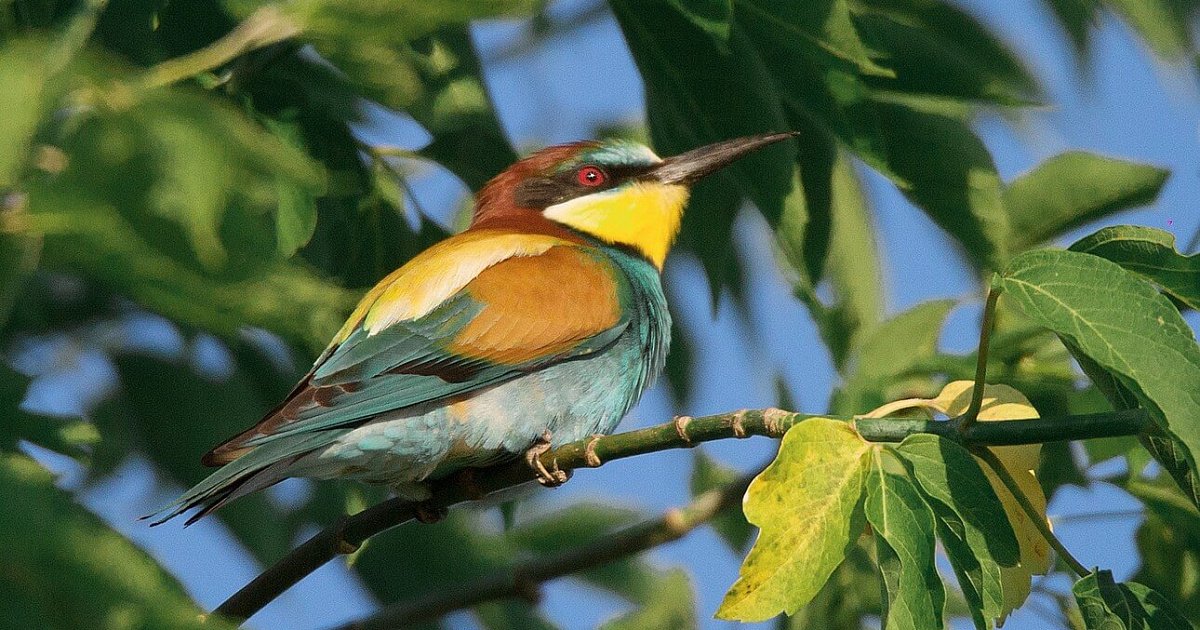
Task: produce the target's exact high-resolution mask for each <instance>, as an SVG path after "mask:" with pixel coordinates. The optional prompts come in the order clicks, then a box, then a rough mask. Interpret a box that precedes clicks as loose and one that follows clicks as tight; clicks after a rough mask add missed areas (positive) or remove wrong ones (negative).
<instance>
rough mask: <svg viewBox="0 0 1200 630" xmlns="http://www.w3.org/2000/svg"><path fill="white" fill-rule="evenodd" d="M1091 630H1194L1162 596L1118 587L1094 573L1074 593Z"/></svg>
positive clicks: (1106, 573) (1135, 587)
mask: <svg viewBox="0 0 1200 630" xmlns="http://www.w3.org/2000/svg"><path fill="white" fill-rule="evenodd" d="M1071 592H1073V593H1074V594H1075V601H1077V602H1079V612H1080V613H1082V614H1083V621H1084V623H1085V624H1086V625H1087V628H1088V630H1182V629H1183V628H1191V627H1193V626H1192V624H1191V623H1189V622H1188V620H1187V619H1186V618H1184V616H1183V615H1181V614H1180V613H1179V612H1178V611H1176V610H1175V609H1174V607H1173V606H1171V603H1170V602H1168V601H1167V599H1166V598H1164V597H1163V596H1162V595H1159V594H1158V593H1156V592H1154V591H1152V590H1150V589H1149V588H1146V587H1145V586H1143V585H1141V584H1138V583H1137V582H1130V583H1128V584H1118V583H1117V582H1115V581H1114V580H1113V577H1112V573H1111V572H1109V571H1099V570H1097V571H1093V572H1091V573H1089V574H1088V575H1086V576H1084V577H1083V578H1082V579H1080V580H1079V581H1078V582H1076V583H1075V586H1074V587H1073V588H1072V589H1071Z"/></svg>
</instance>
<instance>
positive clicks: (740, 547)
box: [690, 449, 754, 554]
mask: <svg viewBox="0 0 1200 630" xmlns="http://www.w3.org/2000/svg"><path fill="white" fill-rule="evenodd" d="M692 453H693V454H694V455H693V457H692V478H691V484H690V487H691V493H692V496H693V497H695V496H697V495H700V494H703V493H705V492H708V491H709V490H715V489H717V488H721V487H724V486H726V485H728V484H731V483H733V482H734V481H735V480H736V479H737V478H738V476H739V475H738V472H737V471H736V470H733V469H732V468H729V467H727V466H725V465H723V464H721V463H720V462H718V461H717V460H715V459H713V458H712V457H709V456H708V454H707V453H705V452H704V451H702V450H700V449H696V450H694V451H692ZM709 524H710V525H712V528H713V530H715V531H716V532H717V535H718V536H720V537H721V540H724V541H725V543H726V544H727V545H729V548H730V549H732V550H733V552H734V553H736V554H741V553H743V552H744V551H745V550H746V545H747V544H749V543H750V538H751V536H753V535H754V527H753V526H751V525H750V523H748V522H747V521H746V517H745V515H744V514H742V511H741V510H740V509H729V510H725V511H724V512H721V513H720V514H718V515H717V516H716V517H714V518H713V519H712V520H711V521H709Z"/></svg>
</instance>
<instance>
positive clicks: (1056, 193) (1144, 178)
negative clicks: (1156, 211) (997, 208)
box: [1004, 151, 1170, 252]
mask: <svg viewBox="0 0 1200 630" xmlns="http://www.w3.org/2000/svg"><path fill="white" fill-rule="evenodd" d="M1169 175H1170V171H1168V170H1166V169H1162V168H1158V167H1156V166H1150V165H1148V164H1139V163H1137V162H1129V161H1125V160H1117V159H1113V158H1109V157H1104V156H1101V155H1096V154H1094V153H1087V152H1085V151H1068V152H1066V153H1062V154H1059V155H1056V156H1054V157H1052V158H1050V159H1048V160H1046V161H1045V162H1042V163H1041V164H1038V165H1037V166H1035V167H1034V168H1033V170H1031V171H1029V172H1028V173H1025V174H1024V175H1021V176H1020V177H1017V178H1016V179H1015V180H1013V181H1012V182H1011V183H1010V184H1009V185H1008V186H1007V187H1005V189H1004V207H1005V208H1006V209H1007V210H1008V216H1009V221H1010V225H1011V230H1010V231H1009V235H1010V237H1011V239H1010V242H1009V248H1010V249H1011V250H1012V251H1013V252H1019V251H1024V250H1026V249H1028V248H1030V247H1032V246H1034V245H1037V244H1039V243H1043V242H1046V241H1048V240H1050V239H1052V238H1054V237H1056V236H1058V235H1060V234H1062V233H1063V232H1065V231H1067V230H1069V229H1071V228H1074V227H1078V226H1080V225H1083V224H1084V223H1087V222H1088V221H1094V220H1096V219H1099V218H1101V217H1105V216H1108V215H1110V214H1112V213H1114V212H1120V211H1122V210H1128V209H1130V208H1136V207H1137V206H1144V205H1146V204H1149V203H1152V202H1153V201H1154V200H1155V199H1156V198H1157V197H1158V193H1159V191H1161V190H1162V187H1163V184H1165V183H1166V181H1167V177H1168V176H1169ZM1079 251H1083V250H1079Z"/></svg>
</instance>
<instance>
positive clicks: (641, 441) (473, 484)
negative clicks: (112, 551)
mask: <svg viewBox="0 0 1200 630" xmlns="http://www.w3.org/2000/svg"><path fill="white" fill-rule="evenodd" d="M816 417H822V418H832V419H838V420H844V421H847V422H851V423H852V424H853V426H854V427H855V429H856V430H857V431H858V432H859V434H860V435H862V437H863V438H864V439H866V440H869V441H872V442H899V441H902V440H903V439H904V438H905V437H907V436H909V435H913V434H916V433H933V434H935V435H940V436H942V437H944V438H947V439H952V440H956V441H959V442H963V443H965V444H976V445H1012V444H1032V443H1040V442H1045V441H1048V440H1080V439H1089V438H1098V437H1114V436H1119V435H1134V434H1136V433H1138V432H1139V431H1141V430H1142V429H1143V428H1144V427H1146V425H1147V424H1149V423H1150V418H1149V416H1148V415H1147V414H1146V412H1145V411H1144V410H1140V409H1131V410H1126V411H1118V412H1110V413H1101V414H1090V415H1077V416H1060V417H1057V418H1055V417H1045V418H1032V419H1028V420H1009V421H1006V422H982V423H979V424H976V425H974V426H972V427H970V428H969V429H968V430H966V431H961V430H959V428H958V427H957V426H956V425H955V423H952V422H935V421H932V420H913V419H911V418H854V417H850V416H830V415H811V414H801V413H791V412H788V411H783V410H781V409H752V410H742V411H736V412H731V413H723V414H717V415H713V416H705V417H700V418H689V419H679V420H677V421H675V422H667V423H664V424H660V425H658V426H653V427H647V428H644V429H638V430H636V431H628V432H626V433H617V434H614V435H605V436H596V437H593V438H587V439H584V440H580V441H578V442H572V443H570V444H564V445H562V446H560V447H558V448H555V449H553V450H551V451H548V452H546V453H544V454H543V455H542V456H541V457H540V460H541V462H542V463H543V464H544V465H545V466H547V467H549V468H553V467H555V466H558V467H559V468H560V469H561V470H564V471H569V470H573V469H576V468H584V467H592V468H594V467H598V466H601V465H603V464H605V463H608V462H610V461H613V460H617V459H624V458H626V457H633V456H635V455H643V454H646V453H653V452H657V451H663V450H667V449H673V448H689V447H692V446H695V445H696V444H699V443H700V442H709V441H713V440H720V439H728V438H745V437H750V436H754V435H758V436H766V437H773V438H779V437H782V436H783V434H784V433H786V432H787V430H788V429H790V428H791V427H793V426H795V425H796V424H799V423H800V422H803V421H805V420H807V419H809V418H816ZM684 420H686V421H684ZM472 472H473V473H474V474H471V475H456V476H453V477H450V478H447V479H442V480H439V481H437V482H434V483H433V484H432V487H431V493H432V494H431V498H430V499H429V500H428V501H426V502H425V503H424V504H421V505H418V504H414V503H411V502H406V501H402V500H400V499H390V500H388V501H384V502H381V503H377V504H375V505H373V506H371V507H369V508H367V509H365V510H363V511H362V512H359V513H357V514H354V515H352V516H347V517H343V518H342V519H340V520H339V521H338V522H337V523H335V524H333V525H332V526H330V527H328V528H327V529H325V530H323V531H321V532H319V533H318V534H316V535H314V536H313V537H312V538H310V539H309V540H308V541H306V542H304V543H302V544H301V545H300V546H299V547H297V548H296V549H294V550H292V551H291V552H290V553H289V554H288V555H286V556H284V557H283V558H282V559H280V560H279V561H278V562H276V563H275V564H274V565H272V566H271V567H269V568H268V569H266V570H265V571H263V572H262V573H261V574H259V575H258V577H256V578H254V579H253V580H252V581H251V582H250V583H248V584H247V585H246V586H244V587H243V588H242V589H241V590H239V591H238V592H237V593H234V594H233V595H232V596H231V597H230V598H229V599H227V600H226V601H225V602H224V603H223V604H221V605H220V606H219V607H218V608H217V609H216V611H215V612H216V613H217V614H220V615H223V616H226V617H230V618H233V619H236V620H243V619H246V618H248V617H250V616H251V615H253V614H254V613H256V612H258V611H259V610H261V609H262V608H263V607H264V606H266V605H267V604H268V603H270V602H271V601H272V600H273V599H275V598H276V597H278V596H279V595H280V594H281V593H283V592H284V591H286V590H287V589H289V588H291V587H292V585H294V584H296V583H297V582H299V581H300V580H302V579H303V578H304V577H305V576H307V575H308V574H310V573H312V572H313V571H315V570H316V569H318V568H319V567H321V566H322V565H324V564H325V563H326V562H328V561H330V560H332V559H333V558H335V557H337V556H338V555H340V554H347V553H351V552H353V551H354V550H355V549H357V548H358V547H359V546H360V545H361V544H362V543H363V542H364V541H366V540H367V539H368V538H370V537H372V536H374V535H376V534H378V533H380V532H383V531H385V530H388V529H391V528H393V527H395V526H397V525H401V524H403V523H407V522H409V521H411V520H413V519H414V518H415V517H416V514H417V512H418V510H422V509H425V510H428V509H440V508H447V507H450V506H452V505H455V504H458V503H462V502H464V501H471V500H475V499H479V498H480V497H481V496H484V495H487V494H490V493H493V492H496V491H499V490H503V489H506V488H510V487H513V486H517V485H520V484H523V483H527V482H530V481H532V480H533V479H534V475H533V471H532V470H531V469H530V468H529V467H528V466H527V465H525V463H524V462H523V461H518V462H512V463H507V464H502V465H499V466H493V467H491V468H487V469H483V470H474V471H472Z"/></svg>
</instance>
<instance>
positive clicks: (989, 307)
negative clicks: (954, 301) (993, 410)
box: [958, 287, 1000, 431]
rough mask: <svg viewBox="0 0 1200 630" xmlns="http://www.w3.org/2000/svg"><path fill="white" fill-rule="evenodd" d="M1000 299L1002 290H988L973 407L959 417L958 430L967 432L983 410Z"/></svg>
mask: <svg viewBox="0 0 1200 630" xmlns="http://www.w3.org/2000/svg"><path fill="white" fill-rule="evenodd" d="M999 299H1000V290H999V289H997V288H995V287H992V288H990V289H988V294H987V301H986V302H985V303H984V305H983V322H982V324H980V326H979V350H978V351H977V352H976V362H975V387H974V388H972V390H971V405H970V406H969V407H967V411H966V413H964V414H963V415H962V416H960V417H959V421H958V429H959V430H960V431H966V430H968V429H970V428H971V426H972V425H974V424H975V421H976V420H977V419H978V418H979V410H980V409H982V408H983V386H984V381H985V380H986V379H987V358H988V346H989V345H990V341H991V337H992V329H993V328H995V327H996V301H997V300H999Z"/></svg>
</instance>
